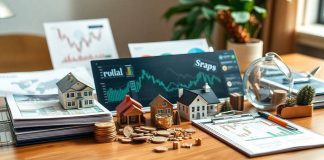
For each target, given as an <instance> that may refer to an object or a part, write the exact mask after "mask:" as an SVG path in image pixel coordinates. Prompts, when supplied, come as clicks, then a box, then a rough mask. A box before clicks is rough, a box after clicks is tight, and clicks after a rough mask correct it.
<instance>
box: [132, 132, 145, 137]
mask: <svg viewBox="0 0 324 160" xmlns="http://www.w3.org/2000/svg"><path fill="white" fill-rule="evenodd" d="M142 136H144V133H132V134H131V135H130V137H142Z"/></svg>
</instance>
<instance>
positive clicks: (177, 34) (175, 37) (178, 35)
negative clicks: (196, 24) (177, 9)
mask: <svg viewBox="0 0 324 160" xmlns="http://www.w3.org/2000/svg"><path fill="white" fill-rule="evenodd" d="M185 31H186V30H185V28H181V29H178V30H176V31H174V32H173V35H172V37H171V40H179V39H181V37H182V36H183V35H184V32H185Z"/></svg>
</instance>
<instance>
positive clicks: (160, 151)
mask: <svg viewBox="0 0 324 160" xmlns="http://www.w3.org/2000/svg"><path fill="white" fill-rule="evenodd" d="M167 150H168V148H167V147H164V146H158V147H155V148H154V152H157V153H162V152H166V151H167Z"/></svg>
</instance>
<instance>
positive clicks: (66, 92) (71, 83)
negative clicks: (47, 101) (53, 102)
mask: <svg viewBox="0 0 324 160" xmlns="http://www.w3.org/2000/svg"><path fill="white" fill-rule="evenodd" d="M56 85H57V87H58V93H59V99H60V102H61V104H62V106H63V108H64V109H76V108H84V107H92V106H94V102H93V100H94V96H93V88H92V87H90V85H88V84H87V83H86V82H85V81H81V80H80V78H77V77H75V76H74V75H73V74H72V73H69V74H67V75H66V76H65V77H64V78H63V79H61V80H60V81H58V82H57V83H56Z"/></svg>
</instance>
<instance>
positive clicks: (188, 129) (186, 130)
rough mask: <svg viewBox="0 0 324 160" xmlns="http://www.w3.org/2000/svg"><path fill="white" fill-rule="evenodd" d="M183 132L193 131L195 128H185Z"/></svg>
mask: <svg viewBox="0 0 324 160" xmlns="http://www.w3.org/2000/svg"><path fill="white" fill-rule="evenodd" d="M184 131H185V132H187V133H195V132H196V130H195V129H194V128H187V129H184Z"/></svg>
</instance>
